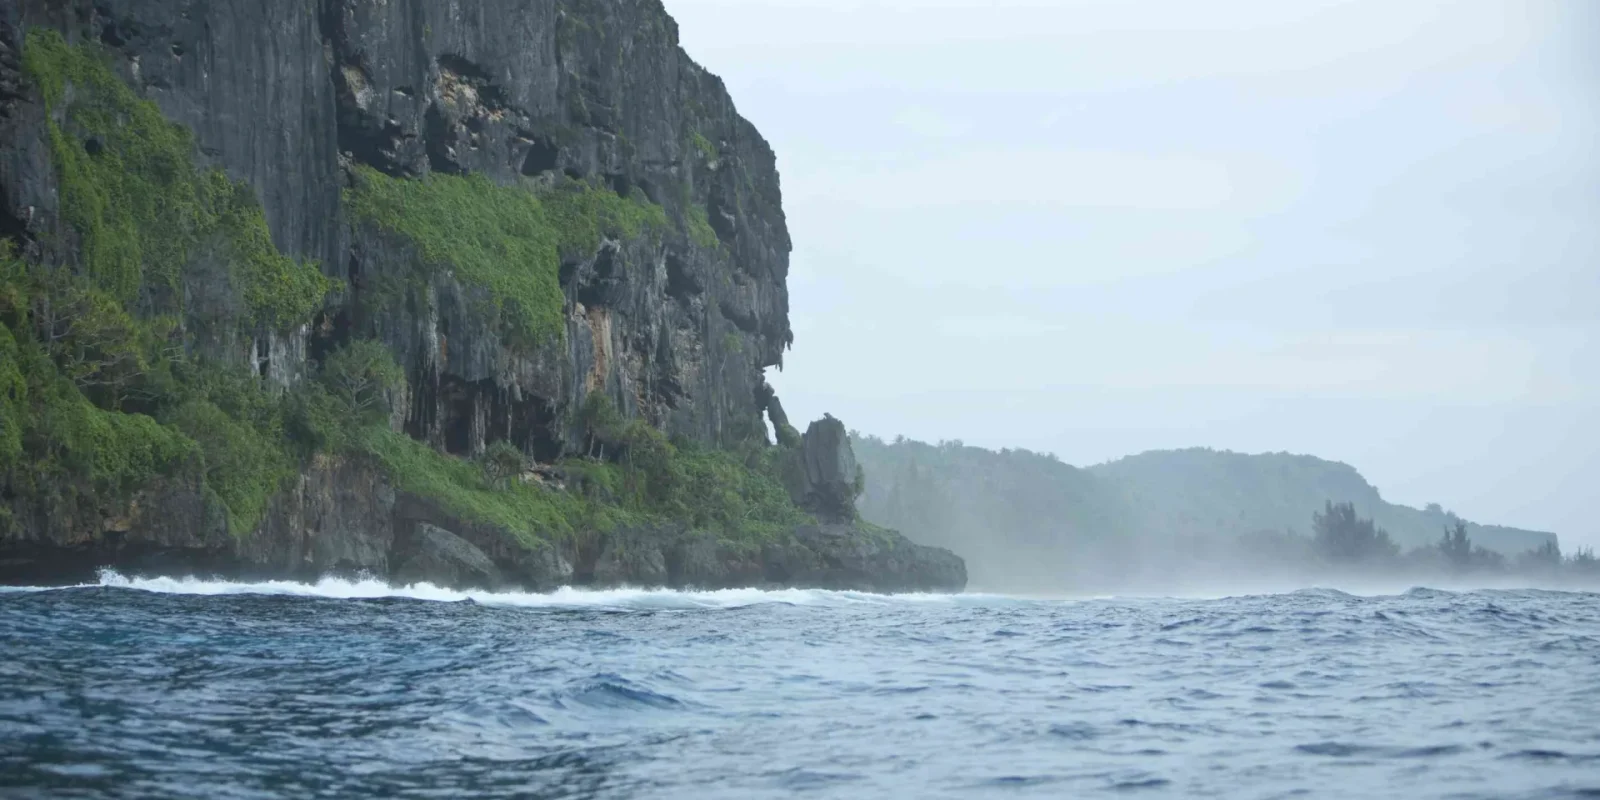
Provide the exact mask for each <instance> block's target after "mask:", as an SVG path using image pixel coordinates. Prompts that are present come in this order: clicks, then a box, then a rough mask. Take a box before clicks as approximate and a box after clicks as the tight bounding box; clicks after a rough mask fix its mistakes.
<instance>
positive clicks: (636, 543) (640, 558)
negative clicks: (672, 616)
mask: <svg viewBox="0 0 1600 800" xmlns="http://www.w3.org/2000/svg"><path fill="white" fill-rule="evenodd" d="M671 535H672V534H671V532H670V531H666V530H662V529H658V528H641V529H625V530H619V531H613V532H611V533H608V534H605V535H604V536H602V538H601V544H600V548H601V549H600V557H599V558H598V559H596V560H595V563H594V575H593V578H592V583H593V585H595V586H601V587H616V586H665V585H666V584H667V557H666V554H665V553H664V552H663V551H662V547H661V546H662V544H663V542H664V541H666V540H668V538H669V537H670V536H671Z"/></svg>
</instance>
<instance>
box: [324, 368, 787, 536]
mask: <svg viewBox="0 0 1600 800" xmlns="http://www.w3.org/2000/svg"><path fill="white" fill-rule="evenodd" d="M584 426H585V429H586V432H587V435H588V437H589V438H590V439H591V442H592V444H593V448H592V452H593V453H594V455H592V456H587V457H583V458H569V459H565V460H563V461H561V462H559V463H557V464H555V465H553V466H552V467H550V468H547V469H543V470H541V471H540V473H539V474H540V475H541V477H540V478H539V479H537V480H535V479H532V478H530V477H526V475H532V474H534V473H529V472H528V470H529V469H530V467H531V465H528V464H526V463H525V462H522V461H521V460H520V459H521V454H520V453H516V452H515V451H514V449H512V450H511V452H510V453H505V452H497V449H496V448H494V447H491V448H490V452H489V453H487V454H486V455H485V457H483V458H481V459H479V460H478V461H476V462H473V461H469V460H466V459H460V458H455V457H452V456H449V455H446V454H443V453H440V452H438V451H436V450H434V449H433V448H431V447H428V446H427V445H424V444H422V443H420V442H416V441H414V440H412V439H409V438H407V437H405V436H403V435H401V434H397V433H393V432H391V431H389V430H388V429H387V428H384V427H382V426H371V427H369V428H367V429H366V430H365V431H364V432H363V433H361V434H360V435H359V438H358V440H357V441H355V442H354V443H353V444H354V446H355V449H356V450H357V451H359V452H364V453H367V454H369V455H371V456H374V457H376V458H377V460H378V461H379V463H381V464H382V465H383V467H384V469H385V471H387V472H388V473H389V474H390V475H391V476H392V477H393V478H394V481H395V483H396V485H397V486H398V487H399V488H401V489H403V490H405V491H408V492H411V493H413V494H416V495H419V496H422V497H428V498H432V499H434V500H436V501H438V502H439V503H440V504H441V505H443V506H444V507H445V508H446V509H447V510H449V511H450V512H451V513H454V514H457V515H459V516H461V517H462V518H463V519H466V520H468V521H471V522H477V523H483V524H489V525H496V526H499V527H502V528H505V529H506V530H509V531H512V532H513V533H515V534H517V535H518V536H519V537H521V538H522V539H523V540H524V541H525V542H531V541H532V540H535V539H546V540H551V539H565V538H568V537H571V536H574V535H578V534H581V533H584V532H590V531H606V530H611V529H613V528H615V527H617V526H621V525H661V524H679V525H683V526H684V527H686V528H688V529H691V530H698V531H706V532H710V533H715V534H717V535H718V536H719V537H721V538H724V539H729V540H752V539H754V540H761V539H767V538H771V537H773V536H776V535H778V534H779V533H781V532H782V531H785V530H788V529H791V528H793V527H794V526H797V525H803V524H805V523H807V522H810V521H811V518H810V517H809V516H808V515H807V514H805V513H804V512H802V511H801V510H800V509H798V508H796V507H795V505H794V504H793V502H792V501H791V500H790V499H789V495H788V493H787V492H786V491H785V490H784V488H783V485H782V483H781V481H780V480H779V478H778V472H777V470H778V469H779V468H780V460H781V459H782V458H783V457H785V456H786V455H788V454H785V453H783V452H780V451H778V450H775V449H772V448H766V447H756V446H752V447H750V448H748V449H746V450H745V451H743V452H742V453H735V452H731V451H724V450H711V449H704V448H701V447H698V446H696V445H694V444H693V443H691V442H678V443H676V444H674V443H672V442H669V441H667V439H666V437H665V436H664V435H663V434H662V433H661V432H660V431H658V430H656V429H655V428H653V427H651V426H649V425H647V424H645V423H644V422H643V421H641V420H631V421H625V420H623V419H622V417H621V415H620V414H618V413H617V412H616V409H615V407H614V406H613V405H612V404H611V403H610V401H609V400H606V399H604V398H603V397H602V396H600V395H591V398H590V401H589V402H588V403H587V404H586V405H585V409H584ZM508 460H509V461H510V462H511V463H509V464H508V463H506V462H507V461H508ZM525 473H526V475H525ZM546 480H548V481H550V482H552V483H561V484H564V485H565V488H564V489H562V490H557V489H553V488H549V487H547V486H545V485H543V483H542V482H543V481H546Z"/></svg>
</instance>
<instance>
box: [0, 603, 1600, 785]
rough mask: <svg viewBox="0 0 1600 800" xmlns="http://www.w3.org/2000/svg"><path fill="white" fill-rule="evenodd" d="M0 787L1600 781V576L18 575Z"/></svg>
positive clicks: (0, 618) (5, 649)
mask: <svg viewBox="0 0 1600 800" xmlns="http://www.w3.org/2000/svg"><path fill="white" fill-rule="evenodd" d="M0 796H3V797H8V798H9V797H50V798H122V797H128V798H132V797H152V798H154V797H160V798H169V797H195V798H513V797H514V798H543V797H550V798H555V797H574V798H577V797H605V798H613V797H615V798H620V797H685V798H689V797H692V798H765V797H792V796H796V797H841V798H872V797H908V798H925V797H1001V798H1012V797H1094V796H1108V797H1113V796H1114V797H1226V798H1266V797H1294V796H1312V797H1350V798H1380V797H1400V798H1409V799H1412V800H1415V799H1417V798H1432V797H1495V798H1501V797H1506V798H1518V797H1526V798H1558V797H1600V595H1595V594H1581V593H1560V592H1542V591H1485V592H1466V593H1451V592H1443V591H1435V590H1429V589H1413V590H1411V591H1408V592H1405V593H1403V594H1399V595H1392V596H1379V597H1359V596H1352V595H1348V594H1343V593H1340V592H1336V591H1331V590H1308V591H1300V592H1294V593H1289V594H1279V595H1266V596H1242V597H1228V598H1222V599H1118V598H1110V599H1079V600H1040V599H1023V598H1012V597H1004V596H994V595H978V594H969V595H961V596H931V595H930V596H896V597H886V596H875V595H867V594H854V593H848V592H821V591H774V592H764V591H754V590H751V591H728V592H709V593H683V592H670V591H610V592H585V591H563V592H560V593H557V594H553V595H519V594H506V595H492V594H470V595H469V594H460V593H454V592H447V591H443V590H439V589H434V588H431V587H427V586H422V587H413V588H410V589H398V590H397V589H391V588H388V587H386V586H383V585H382V584H379V583H376V582H344V581H326V582H323V583H320V584H318V585H315V586H307V585H297V584H253V585H244V584H227V583H205V582H193V581H188V582H182V581H171V580H137V581H136V580H128V579H124V578H121V577H119V576H117V575H114V574H107V575H105V576H103V577H102V580H101V584H100V585H98V586H89V587H79V588H72V589H56V590H27V589H22V590H7V591H3V592H0Z"/></svg>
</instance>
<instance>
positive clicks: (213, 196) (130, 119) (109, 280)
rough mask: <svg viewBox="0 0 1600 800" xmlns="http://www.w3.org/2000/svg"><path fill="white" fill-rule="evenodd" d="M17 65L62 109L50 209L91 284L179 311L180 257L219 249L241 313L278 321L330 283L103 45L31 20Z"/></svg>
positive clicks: (302, 313) (313, 301)
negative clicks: (294, 254)
mask: <svg viewBox="0 0 1600 800" xmlns="http://www.w3.org/2000/svg"><path fill="white" fill-rule="evenodd" d="M23 67H24V70H25V71H26V73H27V74H28V76H29V77H30V78H31V79H32V80H33V81H34V82H35V83H37V84H38V85H39V86H40V87H41V91H42V92H43V94H44V97H45V101H46V103H47V105H48V106H49V107H50V109H51V110H52V111H64V112H65V113H64V116H65V125H57V124H56V123H55V122H54V121H52V122H50V123H49V132H50V150H51V155H52V157H53V160H54V162H55V167H56V172H57V177H58V178H59V179H60V186H61V212H62V216H63V217H64V218H65V220H66V221H67V222H68V223H69V224H70V225H71V226H72V227H73V228H74V229H75V231H76V232H77V234H78V236H79V237H80V246H79V253H80V260H81V266H82V268H83V272H84V274H85V275H87V276H88V277H90V278H92V279H93V281H94V283H95V285H96V286H97V288H99V289H100V290H102V291H105V292H106V293H108V294H109V295H110V296H111V297H113V298H115V299H116V300H118V301H120V302H123V303H133V302H135V301H144V302H147V303H153V304H154V305H155V306H156V307H158V308H163V309H165V310H168V311H174V312H175V311H179V310H181V309H180V306H181V298H182V295H183V292H182V291H181V286H180V281H181V278H182V276H183V272H184V269H185V268H186V267H187V266H188V265H189V264H190V263H191V261H192V260H194V259H199V258H217V257H220V258H222V259H224V260H225V261H226V262H227V264H228V266H229V268H230V269H229V279H230V280H231V281H233V282H234V284H235V286H234V288H235V289H236V290H237V291H239V292H240V294H241V295H242V299H243V300H244V304H245V307H246V309H248V312H247V314H246V315H245V316H244V318H243V320H242V321H244V322H247V323H249V324H251V325H258V326H262V327H270V328H277V329H285V328H289V327H292V326H294V325H299V324H303V323H304V322H305V321H306V320H307V319H308V318H309V317H310V316H311V313H312V312H313V311H315V310H316V309H317V308H318V307H319V306H320V304H321V302H322V299H323V297H324V296H325V295H326V294H327V293H328V291H329V290H330V289H331V288H332V283H331V282H330V281H329V280H328V279H327V278H325V277H324V276H323V275H322V273H321V271H320V270H319V269H318V268H317V267H316V265H315V264H301V263H297V262H295V261H294V260H293V259H290V258H288V257H286V256H284V255H282V254H281V253H279V252H278V250H277V248H275V247H274V246H273V244H272V239H271V236H270V235H269V234H268V232H267V224H266V219H265V218H264V217H263V216H262V212H261V207H260V205H259V204H258V203H257V202H256V199H255V196H254V195H253V194H252V193H251V191H250V188H249V186H248V185H246V184H244V183H236V182H233V181H230V180H229V179H228V178H227V176H226V175H224V174H223V173H222V172H221V171H220V170H209V171H201V170H199V169H197V168H196V167H195V166H194V162H193V155H194V143H193V141H192V137H191V136H190V134H189V132H188V130H187V129H185V128H183V127H182V126H180V125H175V124H173V123H171V122H168V121H167V119H166V118H165V117H164V116H162V114H161V111H160V109H158V108H157V107H156V105H155V104H154V103H151V102H149V101H147V100H141V99H139V98H138V96H136V95H135V94H134V93H133V90H132V89H129V88H128V86H127V85H126V84H124V83H123V82H122V80H121V79H119V78H118V77H117V75H116V74H115V73H114V72H113V71H112V70H111V68H110V67H109V66H108V64H107V63H106V60H105V57H104V54H103V53H101V52H100V51H99V50H98V49H96V48H94V47H91V46H83V47H71V46H68V45H67V43H66V42H65V40H63V39H62V38H61V35H60V34H58V33H56V32H55V31H52V30H49V29H47V28H34V29H31V30H30V31H29V32H28V37H27V41H26V45H25V47H24V50H23ZM69 90H70V91H69Z"/></svg>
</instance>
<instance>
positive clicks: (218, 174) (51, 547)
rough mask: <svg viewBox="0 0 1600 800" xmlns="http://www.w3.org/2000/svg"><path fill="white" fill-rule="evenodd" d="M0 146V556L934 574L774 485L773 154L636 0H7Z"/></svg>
mask: <svg viewBox="0 0 1600 800" xmlns="http://www.w3.org/2000/svg"><path fill="white" fill-rule="evenodd" d="M0 142H3V144H4V149H3V153H0V235H3V236H4V237H5V238H6V239H7V240H9V241H10V242H11V243H12V249H11V251H10V252H8V253H5V254H4V255H5V260H6V263H7V264H8V265H9V266H8V267H7V269H8V270H9V276H10V277H9V278H7V281H8V283H6V284H5V286H6V287H7V290H8V294H7V295H0V322H3V323H4V325H5V326H6V327H4V328H0V334H3V338H0V358H6V359H8V360H10V361H11V362H12V363H13V364H14V365H16V368H15V369H13V370H12V372H14V373H15V375H14V377H13V378H11V379H10V380H11V383H10V384H7V383H5V381H6V380H8V378H7V377H6V376H7V375H8V374H10V373H6V372H0V399H4V400H5V401H6V404H7V405H0V443H4V442H7V441H11V440H15V442H16V446H15V447H14V448H11V449H10V451H9V455H7V450H6V449H5V448H4V447H0V468H3V470H0V472H3V474H4V477H3V478H0V481H3V483H0V500H3V504H0V511H3V516H0V579H4V580H9V581H24V582H26V581H30V580H41V581H43V580H56V579H60V580H67V579H76V578H80V577H81V576H82V574H83V573H84V572H85V570H87V569H92V568H93V567H95V566H100V565H115V566H119V567H123V568H130V569H137V568H141V567H143V568H149V569H155V570H173V569H184V570H195V569H200V570H212V571H220V572H240V573H243V572H252V573H261V574H290V575H297V576H299V575H311V574H317V573H321V572H326V571H332V570H368V571H372V572H375V573H377V574H380V575H395V576H404V577H408V578H415V577H419V576H430V575H431V576H442V578H441V579H444V580H447V581H452V582H457V583H489V584H498V583H502V582H504V583H514V584H519V585H528V586H535V587H547V586H551V585H555V584H559V583H563V582H580V583H583V582H589V583H608V582H609V583H617V582H635V583H700V584H714V585H733V584H738V583H759V582H777V583H813V584H822V585H835V584H837V585H846V584H849V585H862V586H868V587H876V588H959V584H960V583H961V582H964V574H963V575H962V576H961V577H960V581H957V580H955V578H953V577H952V576H953V575H954V574H955V573H954V571H953V570H952V568H950V566H949V564H947V563H945V561H944V560H942V559H944V556H946V555H948V554H940V553H937V552H934V551H931V550H927V551H926V552H924V550H923V549H918V548H916V547H915V546H913V545H910V544H909V543H908V542H905V541H904V540H903V539H894V538H893V536H897V535H890V534H888V533H887V532H875V531H863V530H860V529H858V528H859V526H858V527H857V528H850V527H849V526H848V525H847V526H846V528H848V529H849V531H851V533H849V535H848V536H847V537H846V538H850V540H851V542H852V545H858V544H860V543H862V542H868V541H871V542H879V541H889V542H892V544H893V547H891V548H890V549H896V548H899V549H898V550H896V552H899V553H900V554H901V555H900V557H899V558H900V560H899V561H897V562H896V563H895V564H894V565H892V566H881V567H879V568H871V567H860V568H859V569H857V567H858V566H859V565H857V564H854V563H853V562H851V563H847V562H849V561H850V558H852V556H848V555H839V554H838V553H834V552H830V551H829V547H830V546H831V545H830V546H824V545H821V544H817V543H816V542H815V541H813V542H812V543H811V544H807V543H806V541H807V536H808V534H806V533H805V532H806V531H809V530H812V528H813V527H814V526H812V523H813V522H815V519H814V518H813V517H811V516H810V515H809V514H808V513H807V512H806V511H804V510H803V509H800V508H798V507H792V506H785V505H783V502H780V500H779V499H773V493H772V492H771V491H770V488H771V486H769V484H771V485H778V484H779V483H781V481H780V480H779V478H778V473H779V472H781V471H782V468H783V466H782V465H783V463H784V462H785V461H786V459H789V458H791V456H790V455H789V452H790V449H786V448H772V447H771V446H770V445H768V444H767V443H766V433H765V431H766V428H765V425H764V423H763V422H762V414H763V412H764V411H766V410H767V409H768V408H769V406H770V407H772V408H773V410H774V411H775V418H781V414H782V412H781V406H780V405H778V403H777V401H776V398H775V397H774V396H773V394H772V392H771V390H770V388H768V387H767V386H766V384H765V382H764V380H763V378H762V373H763V370H764V369H766V368H768V367H773V366H780V365H781V364H782V360H783V354H784V352H785V350H786V349H787V348H788V347H789V346H790V345H791V344H792V341H793V335H792V333H791V331H790V327H789V321H788V293H787V289H786V285H785V280H786V277H787V273H788V254H789V251H790V242H789V235H788V231H787V228H786V225H785V220H784V215H783V211H782V206H781V196H780V190H779V180H778V174H777V170H776V164H775V157H774V155H773V152H772V150H771V148H770V147H769V146H768V145H767V143H766V141H765V140H764V139H763V138H762V137H761V135H760V134H759V133H758V132H757V131H756V130H755V128H754V127H753V126H751V124H750V123H749V122H748V121H746V120H745V119H743V118H742V117H740V116H739V115H738V113H737V112H736V111H735V109H734V105H733V102H732V100H731V99H730V98H729V96H728V94H727V92H726V90H725V89H724V87H723V85H722V83H721V81H720V80H719V79H718V78H716V77H715V76H713V75H710V74H709V73H707V72H705V71H704V70H703V69H701V68H700V67H699V66H698V65H696V64H695V63H694V62H693V61H692V60H691V59H690V58H689V57H688V56H687V55H686V54H685V53H684V52H683V50H682V49H681V48H680V47H679V45H678V40H677V29H676V25H675V23H674V22H673V20H672V19H671V18H670V17H669V16H668V15H667V14H666V12H665V10H664V9H663V8H662V6H661V4H660V3H659V2H658V0H532V1H531V2H530V1H528V0H515V1H513V0H483V1H482V2H474V3H460V2H453V0H410V1H408V2H373V1H372V0H310V2H301V3H261V2H246V0H95V1H94V2H85V1H83V0H10V2H7V3H5V4H4V5H3V6H0ZM6 297H9V300H6V299H4V298H6ZM75 309H76V310H80V311H79V312H74V311H72V310H75ZM63 310H67V311H68V312H69V313H65V314H63V313H62V311H63ZM74 315H76V316H77V318H79V319H85V320H93V321H94V324H92V325H91V324H89V323H86V322H79V323H76V324H74V323H73V321H72V318H73V317H74ZM105 320H110V322H104V321H105ZM102 323H103V324H102ZM108 331H110V332H109V333H108ZM369 343H377V344H379V345H381V351H382V352H383V353H386V354H387V355H386V356H385V357H384V358H385V359H392V361H393V363H394V364H396V365H397V366H398V368H399V373H400V375H399V376H397V377H400V378H403V380H395V381H392V382H382V385H381V386H378V385H377V384H376V383H374V384H373V386H375V387H376V388H372V387H366V388H364V387H365V386H366V385H365V384H363V383H360V382H359V381H354V379H351V378H350V376H349V374H346V373H341V375H343V376H344V378H343V382H342V383H341V382H340V379H336V378H335V377H332V376H330V375H329V371H330V367H329V366H328V365H329V364H332V363H335V362H336V361H338V359H340V358H345V356H344V355H342V354H348V353H366V352H367V351H365V350H362V349H361V347H362V345H364V344H369ZM349 360H350V359H348V358H346V359H345V361H346V362H348V361H349ZM339 363H345V362H339ZM373 363H375V362H371V360H370V358H369V363H368V364H367V367H368V369H367V371H366V372H360V371H359V370H358V373H359V376H366V377H365V378H362V380H366V379H367V378H372V376H382V375H384V374H386V373H384V371H383V370H382V369H381V368H379V366H374V365H373ZM380 366H381V365H380ZM241 375H243V376H245V378H241V377H240V376H241ZM359 376H358V377H359ZM372 379H373V380H374V381H375V380H376V378H372ZM241 380H244V381H245V382H244V383H240V381H241ZM8 385H9V386H10V387H11V388H10V389H6V387H7V386H8ZM369 389H370V391H369ZM5 391H9V392H10V394H9V396H6V395H4V394H3V392H5ZM330 398H331V399H330ZM336 401H337V402H336ZM341 403H342V405H341ZM375 408H376V409H380V413H383V414H387V418H386V419H385V420H383V421H384V422H386V423H387V424H386V425H379V426H377V427H378V428H381V429H382V430H381V431H378V432H372V431H368V430H367V428H368V427H370V426H367V425H366V422H365V420H367V417H365V416H362V415H363V414H366V413H367V412H368V411H371V410H372V409H375ZM782 427H783V428H785V429H786V428H788V424H787V421H786V420H785V421H784V423H783V426H782ZM341 428H349V429H350V430H341ZM357 429H360V432H355V433H352V431H356V430H357ZM783 433H784V431H783V430H782V429H780V437H781V436H782V434H783ZM91 434H92V435H91ZM381 434H389V437H388V438H385V437H384V436H383V435H381ZM402 434H403V435H402ZM280 439H282V440H283V441H287V442H289V444H287V445H285V444H283V443H282V442H280ZM791 444H793V443H791ZM843 446H844V447H845V448H848V442H843ZM497 448H498V449H497ZM130 453H131V454H132V455H131V456H128V455H127V454H130ZM506 453H514V454H515V455H514V456H507V455H506ZM730 454H732V455H730ZM125 456H127V457H125ZM793 457H795V458H798V455H797V454H796V455H794V456H793ZM496 458H499V459H500V461H499V462H496V461H495V460H494V459H496ZM507 458H510V459H511V460H512V461H513V462H517V463H514V464H511V465H510V466H504V465H505V464H506V463H507V462H506V459H507ZM652 459H653V460H652ZM496 463H499V464H501V465H502V467H503V468H502V467H494V464H496ZM479 465H488V466H485V467H484V468H485V469H486V470H488V472H486V473H483V474H479V473H477V472H471V474H470V475H469V474H468V472H470V471H471V470H476V469H478V467H479ZM496 470H500V471H499V472H496ZM718 470H722V472H719V471H718ZM502 473H505V474H502ZM580 473H581V474H580ZM708 476H709V477H708ZM718 476H721V478H726V479H728V480H731V481H733V482H734V483H736V484H738V485H737V487H735V488H733V489H730V490H729V492H731V493H732V496H730V497H728V498H724V499H719V500H715V501H714V502H713V501H707V502H710V503H712V504H711V505H709V506H707V507H706V508H701V507H700V506H698V505H696V503H697V502H698V501H699V499H704V496H705V494H706V491H702V490H707V491H709V487H700V489H696V488H692V487H691V486H690V484H693V483H694V482H695V481H700V482H702V483H715V482H716V481H713V480H712V478H714V477H718ZM730 476H731V477H730ZM752 476H753V477H752ZM769 477H770V478H771V479H772V480H771V481H768V480H767V478H769ZM697 492H698V494H697ZM780 499H781V498H780ZM784 502H786V501H784ZM552 509H553V510H552ZM707 509H709V510H707ZM852 524H853V523H852ZM750 530H757V531H758V533H759V534H760V535H747V534H749V533H750ZM885 537H890V538H885ZM811 538H812V539H815V537H814V536H813V537H811ZM467 548H470V549H467ZM796 548H798V550H799V551H804V553H805V554H806V555H804V557H802V558H799V562H797V561H796V558H797V557H796V556H795V552H796ZM480 556H482V558H480ZM830 559H832V561H831V562H830V561H829V560H830ZM919 559H923V560H926V559H932V561H931V562H930V563H932V562H938V563H939V564H940V566H939V567H938V569H934V570H931V571H930V570H926V569H923V566H922V565H920V561H919ZM800 562H803V563H804V564H807V565H811V566H807V567H805V568H803V569H802V568H797V567H794V566H793V564H795V563H800ZM824 562H828V563H832V567H831V569H834V570H835V572H834V573H828V574H824V573H825V572H826V571H827V570H826V569H824V568H823V567H820V566H817V565H818V564H823V563H824ZM957 563H959V562H957ZM445 565H448V566H445ZM808 570H809V571H808ZM841 570H842V571H841ZM850 570H855V573H852V574H855V577H852V578H840V577H837V575H843V574H845V572H849V571H850ZM934 573H937V575H935V574H934ZM829 575H833V576H835V577H829Z"/></svg>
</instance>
